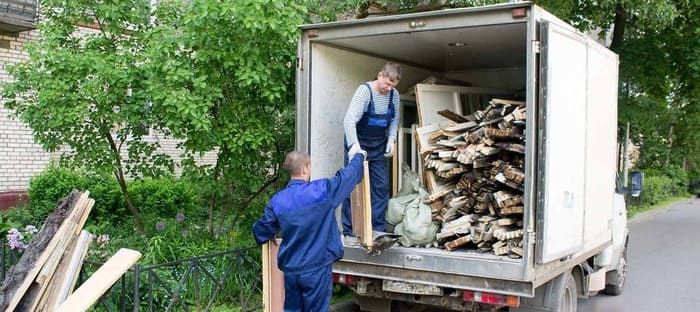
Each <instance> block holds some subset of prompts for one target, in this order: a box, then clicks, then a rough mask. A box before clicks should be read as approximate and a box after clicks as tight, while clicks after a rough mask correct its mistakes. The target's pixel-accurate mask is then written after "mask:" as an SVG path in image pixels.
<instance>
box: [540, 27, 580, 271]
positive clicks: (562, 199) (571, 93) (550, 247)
mask: <svg viewBox="0 0 700 312" xmlns="http://www.w3.org/2000/svg"><path fill="white" fill-rule="evenodd" d="M546 35H547V46H546V47H544V48H546V49H547V52H546V58H547V59H546V60H545V61H546V63H547V65H546V66H547V68H546V82H545V83H546V86H547V89H546V91H545V92H546V98H545V103H544V105H545V111H546V112H545V114H546V117H545V129H547V130H546V137H545V155H546V157H545V168H544V203H543V204H544V207H543V208H544V210H543V213H544V223H543V227H542V242H543V244H542V259H541V260H542V263H547V262H550V261H552V260H555V259H559V258H562V257H564V256H567V255H570V254H573V253H575V252H576V251H578V250H580V249H581V246H582V245H583V220H584V183H583V182H584V173H585V167H584V156H585V153H586V146H585V144H584V143H583V142H585V137H586V127H585V116H586V89H585V88H582V87H581V86H585V84H586V63H585V62H582V60H585V59H586V54H587V48H586V39H585V38H584V37H581V36H579V35H578V34H575V33H572V32H570V31H568V30H565V29H563V28H561V27H559V26H557V25H552V24H550V25H549V28H548V31H547V34H546ZM538 240H539V239H538Z"/></svg>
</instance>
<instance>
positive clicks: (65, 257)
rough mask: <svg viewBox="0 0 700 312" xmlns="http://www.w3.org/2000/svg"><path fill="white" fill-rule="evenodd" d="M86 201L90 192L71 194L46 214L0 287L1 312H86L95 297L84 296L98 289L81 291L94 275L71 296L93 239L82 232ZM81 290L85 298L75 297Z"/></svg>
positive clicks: (90, 202)
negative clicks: (42, 223)
mask: <svg viewBox="0 0 700 312" xmlns="http://www.w3.org/2000/svg"><path fill="white" fill-rule="evenodd" d="M88 196H89V192H84V193H79V192H77V191H73V192H71V193H70V194H69V195H68V196H66V197H65V198H64V199H63V200H62V201H61V202H60V203H59V204H58V206H57V207H56V209H55V210H54V212H53V213H51V214H50V215H49V217H48V218H47V219H46V221H45V222H44V225H43V226H42V227H41V230H40V231H39V232H38V233H37V235H36V236H35V237H34V239H32V241H31V243H30V245H29V246H28V247H27V249H25V251H24V252H23V254H22V257H21V258H20V260H19V262H18V263H17V264H15V265H14V266H13V267H12V268H11V269H10V270H9V272H8V274H7V276H6V277H5V280H4V281H3V283H2V286H1V287H0V311H85V310H87V308H89V306H90V305H91V304H92V303H93V302H94V300H96V299H97V298H98V297H99V296H97V297H95V296H90V295H86V294H85V293H84V291H85V290H87V289H88V288H91V289H90V290H94V289H100V288H99V287H95V286H87V287H83V286H86V285H87V284H88V282H89V281H90V280H93V277H94V276H96V275H97V272H96V273H95V274H93V277H91V278H90V279H88V281H86V282H85V283H84V284H83V286H81V287H80V288H79V289H78V290H76V293H73V288H74V286H75V284H76V282H77V280H78V274H79V273H80V269H81V267H82V263H83V260H84V258H85V255H86V254H87V250H88V247H89V245H90V244H91V242H92V235H91V234H90V233H88V232H87V231H84V230H83V225H85V222H86V221H87V217H88V215H89V214H90V211H91V210H92V207H93V205H94V204H95V201H94V200H93V199H91V198H89V197H88ZM120 252H121V251H120ZM135 253H137V252H135ZM138 257H140V254H138ZM138 257H136V258H135V259H134V260H133V262H131V263H129V261H130V260H128V259H122V260H120V262H122V263H128V267H130V266H131V265H132V264H133V263H134V262H135V261H136V259H138ZM132 258H133V257H132ZM124 260H126V261H124ZM110 261H111V259H110ZM108 263H109V262H108ZM106 265H107V264H105V265H104V266H103V267H105V266H106ZM128 267H127V269H128ZM101 269H102V268H100V270H101ZM100 270H98V272H99V271H100ZM123 272H124V271H121V273H119V275H118V276H121V274H122V273H123ZM115 281H116V279H115ZM99 284H102V287H104V286H107V287H110V286H111V285H112V284H113V282H112V283H107V281H104V280H103V281H99ZM82 289H85V290H83V294H81V295H79V296H76V294H77V292H78V291H80V290H82ZM104 290H106V289H104ZM72 294H73V295H72ZM78 297H80V298H78ZM93 299H94V300H93ZM90 300H93V301H90ZM69 302H70V304H69ZM81 303H82V304H81Z"/></svg>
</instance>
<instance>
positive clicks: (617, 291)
mask: <svg viewBox="0 0 700 312" xmlns="http://www.w3.org/2000/svg"><path fill="white" fill-rule="evenodd" d="M623 248H624V249H622V252H621V253H620V263H618V264H617V269H616V270H615V271H614V272H615V273H616V274H617V279H616V281H615V283H613V284H606V285H605V290H604V291H603V292H604V293H605V294H606V295H609V296H619V295H621V294H622V291H624V290H625V280H626V279H627V244H625V247H623Z"/></svg>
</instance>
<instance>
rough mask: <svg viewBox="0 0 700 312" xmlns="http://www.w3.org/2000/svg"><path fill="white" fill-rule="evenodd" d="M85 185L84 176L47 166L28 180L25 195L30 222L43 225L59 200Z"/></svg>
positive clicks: (86, 181) (86, 180) (54, 165)
mask: <svg viewBox="0 0 700 312" xmlns="http://www.w3.org/2000/svg"><path fill="white" fill-rule="evenodd" d="M87 185H88V179H87V178H86V176H85V175H84V174H82V173H79V172H76V171H73V170H70V169H66V168H63V167H59V166H58V165H56V164H54V163H52V164H49V165H48V166H47V167H46V169H44V171H43V172H41V173H39V174H38V175H36V176H34V177H32V178H31V179H30V180H29V190H27V195H28V196H29V203H30V204H29V207H28V208H29V210H30V212H31V215H32V218H33V220H32V221H33V222H38V223H39V224H43V222H44V220H45V219H46V217H47V216H48V215H49V214H50V213H51V212H52V211H53V210H54V209H55V208H56V205H57V204H58V202H59V201H60V200H61V198H63V197H66V195H68V194H69V193H70V192H71V191H72V190H73V189H77V190H83V189H84V188H85V187H86V186H87ZM25 209H26V208H25Z"/></svg>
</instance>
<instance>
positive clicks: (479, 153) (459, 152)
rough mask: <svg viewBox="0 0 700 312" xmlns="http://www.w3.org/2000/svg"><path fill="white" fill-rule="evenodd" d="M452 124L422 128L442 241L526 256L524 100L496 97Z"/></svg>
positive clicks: (453, 246)
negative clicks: (524, 247)
mask: <svg viewBox="0 0 700 312" xmlns="http://www.w3.org/2000/svg"><path fill="white" fill-rule="evenodd" d="M439 114H440V115H442V116H443V117H445V118H448V119H450V120H451V121H452V122H453V124H450V125H449V126H446V127H442V128H436V127H435V126H434V125H431V126H427V127H424V128H425V129H422V131H420V130H419V131H418V133H419V135H421V137H420V138H419V141H421V142H419V150H420V153H421V155H422V158H423V160H424V161H423V170H424V172H425V174H426V178H427V179H426V182H427V183H426V184H427V186H428V189H429V190H430V192H431V195H430V196H429V197H428V198H427V199H426V201H425V203H426V204H428V205H430V206H431V209H432V218H433V221H434V222H436V223H438V224H441V230H440V231H439V232H438V234H437V245H438V246H441V247H444V248H445V249H447V250H450V251H452V250H455V249H458V248H470V249H476V250H478V251H479V252H492V253H494V254H496V255H508V256H511V257H514V258H517V257H521V256H522V236H523V229H522V227H523V221H522V219H523V187H524V182H525V175H524V169H523V168H524V153H525V137H524V129H525V117H526V115H525V103H524V102H519V101H509V100H501V99H493V100H491V101H490V104H489V105H488V107H486V108H485V109H483V110H480V111H476V112H475V113H474V114H472V115H469V116H461V115H458V114H455V113H453V112H450V111H441V112H439Z"/></svg>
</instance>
